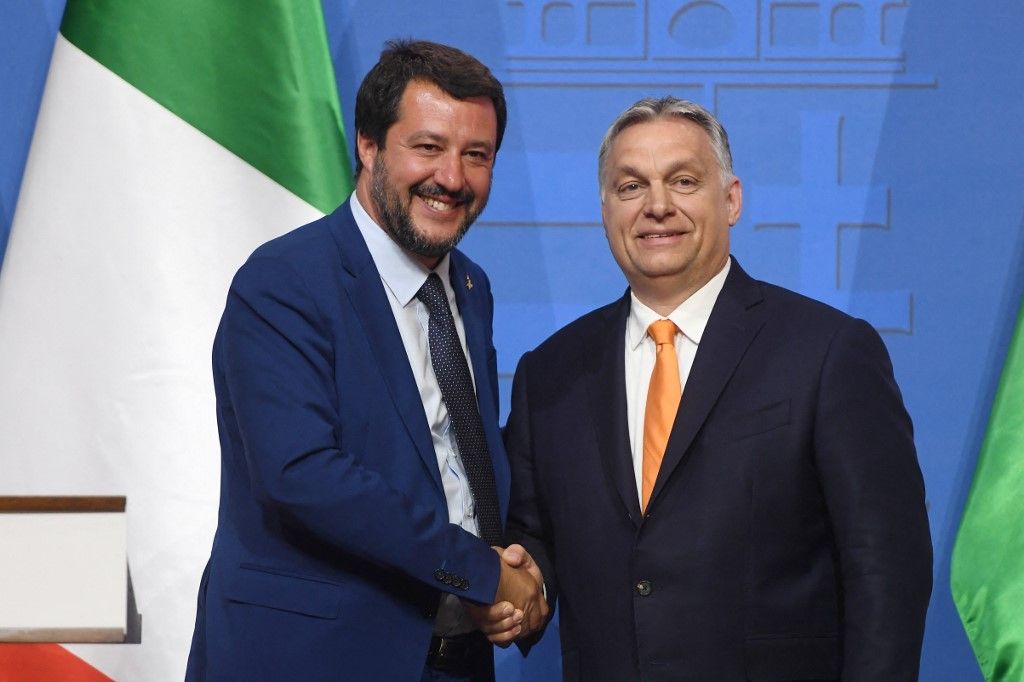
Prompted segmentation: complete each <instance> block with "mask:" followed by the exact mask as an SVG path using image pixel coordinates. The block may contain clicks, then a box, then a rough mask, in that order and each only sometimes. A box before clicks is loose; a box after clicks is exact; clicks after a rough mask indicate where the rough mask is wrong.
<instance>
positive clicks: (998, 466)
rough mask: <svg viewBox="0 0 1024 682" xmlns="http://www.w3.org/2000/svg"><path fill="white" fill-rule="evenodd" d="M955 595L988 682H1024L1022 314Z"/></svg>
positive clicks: (981, 464) (960, 552) (965, 526)
mask: <svg viewBox="0 0 1024 682" xmlns="http://www.w3.org/2000/svg"><path fill="white" fill-rule="evenodd" d="M951 587H952V590H953V600H954V601H955V602H956V607H957V610H958V611H959V612H960V618H961V619H962V620H963V622H964V628H965V629H966V630H967V636H968V637H969V638H970V640H971V646H973V647H974V653H975V655H976V656H977V657H978V663H979V665H980V666H981V671H982V672H983V673H984V675H985V679H986V680H988V681H989V682H997V681H998V682H1009V681H1010V680H1014V681H1018V680H1024V308H1022V309H1021V312H1020V315H1019V316H1018V318H1017V327H1016V330H1015V331H1014V334H1013V340H1012V341H1011V343H1010V349H1009V352H1008V353H1007V355H1006V364H1005V366H1004V367H1003V375H1002V379H1001V380H1000V382H999V389H998V390H997V392H996V398H995V402H994V403H993V405H992V414H991V415H990V416H989V423H988V430H987V432H986V434H985V441H984V443H983V444H982V447H981V454H980V455H979V456H978V466H977V469H976V470H975V472H974V483H973V484H972V485H971V492H970V495H969V496H968V498H967V506H966V507H965V508H964V515H963V519H962V520H961V522H960V531H959V533H958V534H957V538H956V546H955V547H954V548H953V560H952V579H951Z"/></svg>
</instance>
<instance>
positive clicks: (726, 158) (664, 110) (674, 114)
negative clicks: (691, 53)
mask: <svg viewBox="0 0 1024 682" xmlns="http://www.w3.org/2000/svg"><path fill="white" fill-rule="evenodd" d="M665 118H682V119H685V120H688V121H693V122H694V123H696V124H697V125H699V126H700V127H701V128H702V129H703V130H704V132H706V133H707V134H708V139H709V140H710V141H711V149H712V150H713V151H714V152H715V156H716V157H717V158H718V167H719V170H720V171H721V173H722V182H723V183H727V182H729V180H731V179H732V177H733V172H732V152H731V151H729V136H728V134H726V132H725V128H723V127H722V124H721V123H720V122H719V121H718V119H717V118H715V116H714V114H712V113H711V112H710V111H708V110H707V109H705V108H704V107H702V106H701V105H699V104H697V103H695V102H690V101H688V100H685V99H679V98H678V97H672V96H671V95H669V96H667V97H662V98H661V99H655V98H653V97H645V98H644V99H642V100H640V101H638V102H636V103H635V104H633V106H631V107H629V108H628V109H626V110H625V111H624V112H622V113H621V114H619V117H618V118H617V119H615V121H614V122H612V124H611V126H609V127H608V132H606V133H605V134H604V139H603V140H601V149H600V150H599V151H598V152H597V182H598V185H599V186H600V187H601V188H602V190H601V196H602V198H603V196H604V165H605V162H606V161H607V160H608V151H609V150H610V149H611V146H612V143H613V142H615V138H617V137H618V136H619V133H621V132H622V131H623V130H625V129H626V128H629V127H630V126H634V125H637V124H638V123H648V122H650V121H655V120H658V119H665Z"/></svg>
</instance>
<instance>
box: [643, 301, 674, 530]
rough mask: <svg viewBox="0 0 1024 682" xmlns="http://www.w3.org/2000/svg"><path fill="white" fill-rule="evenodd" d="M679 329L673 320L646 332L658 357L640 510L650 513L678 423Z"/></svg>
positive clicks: (646, 419)
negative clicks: (650, 506)
mask: <svg viewBox="0 0 1024 682" xmlns="http://www.w3.org/2000/svg"><path fill="white" fill-rule="evenodd" d="M677 331H679V329H678V328H677V327H676V325H675V323H674V322H672V320H658V321H657V322H654V323H652V324H651V326H650V327H648V328H647V333H648V334H649V335H650V336H651V338H652V339H654V343H655V345H656V346H657V356H656V357H655V360H654V371H653V372H652V373H651V385H650V387H649V388H648V389H647V409H646V410H645V414H644V465H643V486H642V487H641V490H642V494H641V496H640V510H641V511H646V510H647V502H648V500H650V499H651V491H653V490H654V481H655V480H657V478H658V469H660V468H661V460H662V459H663V458H664V457H665V446H666V445H668V435H669V433H671V432H672V422H674V421H675V420H676V410H678V409H679V398H680V396H681V395H682V392H683V390H682V387H681V386H680V385H679V360H678V359H677V358H676V345H675V338H676V332H677Z"/></svg>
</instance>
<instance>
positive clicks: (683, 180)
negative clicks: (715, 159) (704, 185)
mask: <svg viewBox="0 0 1024 682" xmlns="http://www.w3.org/2000/svg"><path fill="white" fill-rule="evenodd" d="M697 185H698V183H697V179H696V178H694V177H692V176H689V175H681V176H679V177H678V178H676V179H675V180H673V181H672V186H673V187H675V188H676V189H679V190H682V191H684V192H692V191H693V190H695V189H697Z"/></svg>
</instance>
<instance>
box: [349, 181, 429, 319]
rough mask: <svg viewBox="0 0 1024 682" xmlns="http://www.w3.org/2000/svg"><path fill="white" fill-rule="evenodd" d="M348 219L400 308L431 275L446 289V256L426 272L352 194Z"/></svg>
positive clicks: (421, 264) (424, 267)
mask: <svg viewBox="0 0 1024 682" xmlns="http://www.w3.org/2000/svg"><path fill="white" fill-rule="evenodd" d="M349 203H350V205H351V207H352V217H353V218H354V219H355V221H356V226H357V227H358V228H359V232H360V234H362V235H363V240H364V241H365V242H366V248H367V249H369V251H370V257H371V258H373V264H374V265H376V266H377V272H379V273H380V278H381V279H382V280H383V281H384V286H386V287H387V288H388V289H389V290H390V291H391V293H392V295H394V297H395V299H397V300H398V302H399V304H401V305H402V307H403V308H404V307H405V306H407V305H408V304H409V302H410V301H411V300H412V299H413V298H415V297H416V293H417V292H418V291H419V290H420V288H421V287H422V286H423V283H424V282H426V281H427V277H428V276H429V275H430V273H431V272H436V273H437V274H438V276H440V277H441V282H442V283H444V284H445V285H446V286H445V289H448V286H447V284H448V263H449V259H448V254H445V255H444V257H443V258H441V260H440V261H439V262H438V264H437V266H436V267H435V268H434V269H433V270H429V269H427V267H426V266H425V265H423V263H421V262H419V261H418V260H416V259H415V258H414V257H413V256H411V255H410V254H409V253H408V252H406V251H405V250H404V249H402V247H401V246H399V245H398V244H396V243H395V241H394V240H393V239H391V237H390V236H389V235H388V233H387V232H385V231H384V229H383V228H382V227H380V226H379V225H378V224H377V223H376V222H374V220H373V218H371V217H370V214H369V213H367V212H366V209H365V208H363V205H362V204H361V203H359V198H358V197H357V196H356V193H355V192H353V193H352V197H351V200H350V202H349Z"/></svg>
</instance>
